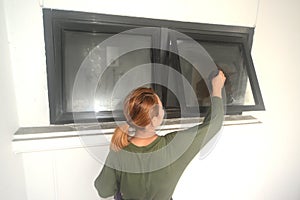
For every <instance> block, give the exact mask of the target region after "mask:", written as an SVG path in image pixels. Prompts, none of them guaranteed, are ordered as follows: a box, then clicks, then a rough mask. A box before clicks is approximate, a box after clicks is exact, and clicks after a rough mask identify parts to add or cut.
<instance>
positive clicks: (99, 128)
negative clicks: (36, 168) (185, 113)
mask: <svg viewBox="0 0 300 200" xmlns="http://www.w3.org/2000/svg"><path fill="white" fill-rule="evenodd" d="M202 121H203V118H200V119H199V118H179V119H178V118H177V119H166V120H165V121H164V124H163V125H162V126H161V127H160V135H165V134H167V133H170V132H173V131H178V130H183V129H186V128H190V127H192V126H195V125H197V124H199V123H202ZM257 123H261V122H260V121H259V120H258V119H256V118H254V117H253V116H250V115H246V116H243V115H230V116H225V120H224V123H223V126H233V125H246V124H257ZM115 127H116V123H114V122H109V123H99V124H98V123H97V124H70V125H53V126H52V125H51V126H45V127H21V128H19V129H18V130H17V132H16V133H15V134H14V137H13V141H12V145H13V151H14V152H15V153H29V152H38V151H49V150H60V149H70V148H84V147H96V146H108V145H109V142H110V139H111V137H112V133H113V131H114V129H115ZM85 138H88V139H87V140H86V139H85ZM87 141H88V142H87Z"/></svg>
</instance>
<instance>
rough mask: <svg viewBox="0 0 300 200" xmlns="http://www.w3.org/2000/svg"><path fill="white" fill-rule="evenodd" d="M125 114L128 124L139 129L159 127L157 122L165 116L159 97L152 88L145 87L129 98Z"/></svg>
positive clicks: (132, 93)
mask: <svg viewBox="0 0 300 200" xmlns="http://www.w3.org/2000/svg"><path fill="white" fill-rule="evenodd" d="M123 112H124V115H125V117H126V120H127V123H128V124H129V125H130V126H132V127H134V128H137V129H143V128H145V127H146V126H148V125H150V124H152V125H153V126H157V122H156V121H157V120H158V121H160V120H162V118H163V114H164V113H163V110H162V104H161V101H160V99H159V97H158V96H157V95H156V94H155V92H154V91H153V90H152V89H151V88H144V87H142V88H137V89H135V90H134V91H132V92H131V93H130V94H129V95H128V96H127V98H126V100H125V102H124V110H123ZM158 125H159V124H158Z"/></svg>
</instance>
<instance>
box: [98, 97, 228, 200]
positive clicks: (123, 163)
mask: <svg viewBox="0 0 300 200" xmlns="http://www.w3.org/2000/svg"><path fill="white" fill-rule="evenodd" d="M223 118H224V111H223V104H222V99H221V98H218V97H212V104H211V108H210V111H209V112H208V115H207V116H206V117H205V119H204V121H203V123H202V124H200V125H198V126H195V127H192V128H189V129H187V130H183V131H176V132H172V133H169V134H167V135H165V136H159V137H157V139H155V140H154V141H153V142H152V143H151V144H149V145H147V146H143V147H138V146H136V145H134V144H132V143H130V144H129V145H128V146H126V147H125V148H124V149H123V150H121V151H117V152H114V151H110V152H109V154H108V157H107V159H106V163H105V165H104V166H103V169H102V171H101V173H100V174H99V176H98V177H97V178H96V180H95V187H96V189H97V191H98V193H99V195H100V196H101V197H104V198H105V197H109V196H113V195H115V194H116V192H117V191H118V188H119V190H120V192H121V194H122V199H125V200H133V199H134V200H169V199H171V197H172V194H173V192H174V190H175V187H176V184H177V182H178V180H179V178H180V176H181V175H182V173H183V171H184V169H185V168H186V166H187V165H188V164H189V162H190V161H191V160H192V159H193V158H194V157H195V155H196V154H197V153H198V152H199V151H200V149H201V148H202V147H203V146H204V145H205V144H206V143H207V142H208V141H209V140H210V139H211V138H212V137H213V136H214V135H216V133H217V132H218V131H219V130H220V128H221V126H222V123H223Z"/></svg>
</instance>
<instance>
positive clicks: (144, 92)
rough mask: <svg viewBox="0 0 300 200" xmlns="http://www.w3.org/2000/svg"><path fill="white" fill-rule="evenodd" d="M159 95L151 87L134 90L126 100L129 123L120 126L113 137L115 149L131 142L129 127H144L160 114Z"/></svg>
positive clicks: (125, 107) (125, 112)
mask: <svg viewBox="0 0 300 200" xmlns="http://www.w3.org/2000/svg"><path fill="white" fill-rule="evenodd" d="M158 104H159V97H158V96H157V94H156V93H155V92H154V91H153V90H152V89H151V88H145V87H140V88H137V89H135V90H133V91H132V92H131V93H130V94H129V95H128V96H127V97H126V99H125V101H124V108H123V112H124V116H125V118H126V121H127V123H126V124H124V125H121V126H118V127H117V128H116V129H115V131H114V134H113V137H112V139H111V148H112V149H113V150H115V151H118V150H120V149H123V148H124V147H125V146H127V145H128V144H129V141H128V139H129V138H128V134H129V127H130V126H131V127H133V128H135V129H143V128H145V127H146V126H147V125H148V124H150V123H151V119H152V118H153V117H154V116H158V112H159V111H158V107H157V106H156V105H158Z"/></svg>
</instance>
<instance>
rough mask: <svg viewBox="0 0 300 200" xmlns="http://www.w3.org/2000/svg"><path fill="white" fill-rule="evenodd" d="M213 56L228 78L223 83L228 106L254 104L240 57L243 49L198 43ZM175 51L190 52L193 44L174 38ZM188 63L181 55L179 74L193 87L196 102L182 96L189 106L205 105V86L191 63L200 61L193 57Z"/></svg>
mask: <svg viewBox="0 0 300 200" xmlns="http://www.w3.org/2000/svg"><path fill="white" fill-rule="evenodd" d="M199 44H201V45H202V46H203V47H204V48H205V50H206V51H207V52H208V53H209V55H210V56H211V57H212V59H213V60H214V62H215V63H216V64H217V66H218V67H219V68H220V69H221V70H223V72H224V73H225V75H226V77H227V79H226V82H225V92H226V102H227V105H255V101H254V98H253V93H252V89H251V85H250V82H249V78H248V74H247V70H246V62H245V61H244V58H243V52H242V51H243V50H242V48H241V46H240V44H235V43H218V42H199ZM177 45H178V51H179V53H180V52H182V51H188V52H190V53H191V54H192V53H193V51H195V45H194V44H192V43H191V42H189V41H184V40H177ZM192 62H193V63H189V62H187V61H186V60H184V59H182V58H180V68H181V71H182V74H183V75H184V76H185V78H186V79H187V80H188V81H189V83H190V84H191V86H192V87H193V88H194V90H195V92H196V95H197V98H198V99H197V101H198V102H195V100H194V101H193V100H192V99H190V96H189V95H186V96H185V99H186V103H187V106H188V107H193V106H196V105H197V104H198V105H199V106H208V105H209V104H210V98H209V91H208V86H207V85H206V83H205V81H204V79H203V78H202V77H201V75H200V74H199V73H198V72H197V71H196V70H195V69H194V67H193V65H194V66H196V65H198V66H201V64H200V61H199V60H197V59H195V60H193V61H192Z"/></svg>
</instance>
